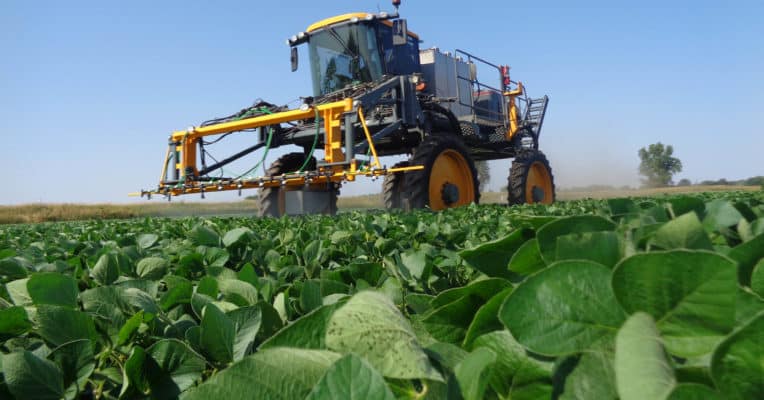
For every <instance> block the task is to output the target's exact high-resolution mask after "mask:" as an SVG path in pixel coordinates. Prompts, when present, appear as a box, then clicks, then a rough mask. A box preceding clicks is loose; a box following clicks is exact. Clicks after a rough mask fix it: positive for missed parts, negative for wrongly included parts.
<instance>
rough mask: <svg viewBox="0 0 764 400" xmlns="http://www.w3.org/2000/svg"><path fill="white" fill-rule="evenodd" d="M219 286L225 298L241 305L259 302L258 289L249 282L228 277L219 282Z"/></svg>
mask: <svg viewBox="0 0 764 400" xmlns="http://www.w3.org/2000/svg"><path fill="white" fill-rule="evenodd" d="M219 287H220V292H221V293H222V294H223V298H224V299H225V300H226V301H230V302H231V303H233V304H236V305H237V306H239V307H246V306H252V305H255V304H257V289H255V287H254V286H252V285H250V284H249V283H247V282H244V281H240V280H238V279H226V280H223V281H222V282H220V283H219Z"/></svg>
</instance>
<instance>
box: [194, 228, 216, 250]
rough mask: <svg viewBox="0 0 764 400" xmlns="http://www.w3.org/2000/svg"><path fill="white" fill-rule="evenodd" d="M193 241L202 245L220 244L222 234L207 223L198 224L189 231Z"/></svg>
mask: <svg viewBox="0 0 764 400" xmlns="http://www.w3.org/2000/svg"><path fill="white" fill-rule="evenodd" d="M188 238H189V239H191V242H192V243H194V244H196V245H200V246H211V247H216V246H220V235H218V233H217V232H215V231H214V230H212V229H211V228H209V227H207V226H205V225H201V224H200V225H197V226H196V227H194V229H192V230H191V231H189V232H188Z"/></svg>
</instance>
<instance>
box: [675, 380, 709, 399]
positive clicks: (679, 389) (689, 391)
mask: <svg viewBox="0 0 764 400" xmlns="http://www.w3.org/2000/svg"><path fill="white" fill-rule="evenodd" d="M666 399H667V400H721V399H722V397H721V396H720V395H719V393H717V392H715V391H714V390H713V389H711V388H710V387H708V386H706V385H701V384H697V383H682V384H679V385H676V386H675V387H674V390H672V391H671V394H669V396H668V397H667V398H666Z"/></svg>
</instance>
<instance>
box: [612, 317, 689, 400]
mask: <svg viewBox="0 0 764 400" xmlns="http://www.w3.org/2000/svg"><path fill="white" fill-rule="evenodd" d="M615 380H616V387H617V389H618V395H619V396H620V398H621V400H642V399H665V398H666V396H668V395H669V393H671V390H672V389H673V388H674V385H675V384H676V378H675V377H674V370H673V369H672V368H671V365H670V364H669V361H668V358H667V355H666V352H665V351H664V349H663V343H662V341H661V338H660V335H659V333H658V329H657V328H656V327H655V323H654V322H653V318H652V317H651V316H650V315H649V314H646V313H643V312H638V313H636V314H633V315H632V316H631V317H629V319H628V320H626V322H625V323H624V324H623V326H622V327H621V329H620V330H619V331H618V335H617V336H616V339H615Z"/></svg>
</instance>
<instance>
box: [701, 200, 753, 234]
mask: <svg viewBox="0 0 764 400" xmlns="http://www.w3.org/2000/svg"><path fill="white" fill-rule="evenodd" d="M741 219H743V215H742V214H740V211H738V210H737V209H736V208H735V206H734V205H732V203H730V202H729V201H727V200H724V199H716V200H712V201H711V202H709V203H706V217H705V218H703V226H705V227H706V229H708V230H709V231H719V230H722V229H724V228H729V227H731V226H734V225H737V224H738V222H740V220H741Z"/></svg>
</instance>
